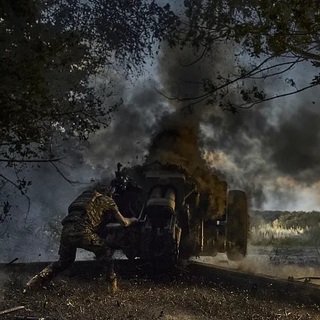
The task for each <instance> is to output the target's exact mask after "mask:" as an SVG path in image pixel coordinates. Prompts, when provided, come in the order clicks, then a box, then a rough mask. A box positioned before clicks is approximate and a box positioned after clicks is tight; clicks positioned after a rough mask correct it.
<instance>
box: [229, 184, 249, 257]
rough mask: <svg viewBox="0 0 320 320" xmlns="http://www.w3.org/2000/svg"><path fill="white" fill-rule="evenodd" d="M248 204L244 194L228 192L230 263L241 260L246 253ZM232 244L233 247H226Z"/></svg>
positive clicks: (241, 192)
mask: <svg viewBox="0 0 320 320" xmlns="http://www.w3.org/2000/svg"><path fill="white" fill-rule="evenodd" d="M248 227H249V219H248V204H247V196H246V194H245V192H243V191H241V190H230V191H229V193H228V206H227V230H226V240H227V257H228V259H229V260H232V261H239V260H242V259H243V258H244V257H245V255H246V253H247V242H248ZM229 243H234V244H235V246H232V247H231V246H230V245H228V244H229Z"/></svg>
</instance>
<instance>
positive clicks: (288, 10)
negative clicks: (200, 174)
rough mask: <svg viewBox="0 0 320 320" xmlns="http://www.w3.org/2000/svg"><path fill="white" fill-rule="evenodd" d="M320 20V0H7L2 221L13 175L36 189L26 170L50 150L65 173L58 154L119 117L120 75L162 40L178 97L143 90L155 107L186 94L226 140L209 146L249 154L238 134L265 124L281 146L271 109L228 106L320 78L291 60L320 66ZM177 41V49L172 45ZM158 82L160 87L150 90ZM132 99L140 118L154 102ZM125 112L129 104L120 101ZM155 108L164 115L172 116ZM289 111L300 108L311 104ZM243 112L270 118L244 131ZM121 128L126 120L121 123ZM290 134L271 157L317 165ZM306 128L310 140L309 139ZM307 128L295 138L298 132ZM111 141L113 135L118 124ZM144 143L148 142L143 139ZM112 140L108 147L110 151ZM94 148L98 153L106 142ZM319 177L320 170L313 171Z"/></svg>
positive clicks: (0, 21) (166, 80)
mask: <svg viewBox="0 0 320 320" xmlns="http://www.w3.org/2000/svg"><path fill="white" fill-rule="evenodd" d="M318 24H319V14H318V9H317V1H308V2H305V1H302V0H290V1H285V2H284V1H281V2H270V1H267V0H240V1H239V0H237V1H225V0H220V1H211V0H203V1H202V0H201V1H193V0H188V1H185V2H184V6H181V7H180V11H179V12H177V11H172V10H171V9H170V7H169V6H168V5H165V6H160V5H158V4H157V3H156V2H153V1H142V0H138V1H129V2H128V1H125V2H116V1H102V0H92V1H80V0H79V1H71V0H64V1H57V0H50V1H34V0H23V1H9V0H4V1H2V2H1V5H0V35H1V41H2V42H1V44H2V45H1V48H0V61H1V62H0V63H1V70H0V74H1V77H0V102H1V105H2V107H1V109H0V153H1V156H0V161H1V166H2V169H4V170H3V171H2V173H1V175H0V188H1V189H0V192H1V204H2V214H1V215H0V222H1V221H2V220H3V219H4V218H5V216H6V215H7V214H8V212H9V209H10V203H9V202H8V199H7V198H6V192H5V189H6V188H7V187H12V190H14V189H15V190H18V192H20V191H21V192H23V193H25V191H26V189H27V188H28V186H29V185H30V183H31V182H30V181H28V179H25V178H24V173H22V171H21V170H22V169H26V168H27V167H28V166H38V165H40V164H41V163H42V162H43V161H45V162H48V163H49V164H50V165H52V166H53V169H54V170H58V172H60V173H62V171H61V169H60V167H59V165H61V162H62V161H63V158H64V157H67V156H69V155H70V154H71V153H72V152H75V151H74V150H76V151H77V150H79V149H81V148H83V145H84V144H85V142H86V140H88V138H89V137H91V136H92V134H93V133H96V132H100V131H99V130H100V129H101V128H104V127H106V126H109V124H110V122H111V117H112V115H113V113H114V112H115V111H117V110H118V109H119V107H120V106H121V105H122V99H121V96H116V95H115V94H114V90H115V88H114V79H115V78H116V77H117V75H118V74H119V73H122V74H125V75H128V74H130V75H132V74H134V75H139V74H141V73H143V69H144V66H145V63H146V60H147V59H152V58H153V57H154V56H155V55H157V54H158V52H161V54H162V56H163V57H164V58H163V60H160V63H159V65H160V67H159V77H160V82H161V86H160V87H161V90H162V89H163V91H162V93H163V96H166V97H169V98H170V100H167V102H163V101H164V100H161V99H160V98H159V97H156V98H155V97H154V96H152V98H150V97H149V98H148V99H147V101H146V100H145V99H142V98H141V99H140V100H141V101H143V103H144V107H145V109H147V107H148V106H149V107H150V103H151V102H150V101H152V107H150V109H152V110H157V107H155V105H157V104H165V103H167V104H168V103H170V104H178V105H179V107H178V108H177V109H176V110H178V111H179V112H180V111H183V112H187V113H190V112H191V118H192V117H193V115H194V116H195V117H197V119H196V120H195V121H196V123H197V124H196V129H197V131H198V129H199V127H198V125H199V123H198V121H201V124H202V125H203V124H204V125H206V126H207V127H208V126H215V128H216V132H215V137H216V140H215V141H213V140H212V139H211V140H210V141H209V142H208V141H207V143H206V146H210V147H212V148H218V147H219V146H220V149H222V150H223V151H226V150H227V149H228V150H232V151H230V153H233V154H234V161H233V163H239V162H240V161H241V159H243V157H242V158H241V157H239V152H238V146H241V145H242V146H244V145H245V143H244V141H248V140H249V139H248V138H247V137H248V136H250V135H251V134H252V135H253V133H252V132H253V131H255V129H256V128H257V127H259V128H260V129H263V130H264V132H262V133H261V134H260V135H258V137H257V139H256V140H259V142H261V143H265V145H266V146H267V147H268V148H270V146H271V144H272V141H271V139H274V137H275V136H279V135H278V133H279V132H280V131H281V128H279V130H278V131H277V132H276V130H275V129H274V127H272V126H271V125H270V124H268V123H266V122H265V121H264V119H263V118H264V112H265V110H259V112H257V113H255V114H253V113H250V115H249V113H246V114H245V115H241V116H240V117H238V118H236V119H235V118H231V117H229V116H225V115H222V113H221V109H222V110H229V111H232V112H237V111H238V110H239V109H247V108H250V107H252V106H254V105H256V104H259V103H261V102H263V101H270V100H273V99H275V98H279V97H281V96H286V95H291V94H293V93H298V92H301V91H303V90H305V89H307V88H310V87H313V86H317V85H318V82H319V79H318V76H317V74H316V73H317V72H316V71H315V70H316V68H313V69H312V70H313V71H312V72H310V75H309V76H308V77H310V78H308V77H307V78H306V77H304V79H303V81H301V79H295V78H294V77H292V74H291V75H290V74H288V75H287V72H290V70H291V69H292V68H293V67H294V66H296V65H299V64H302V63H306V61H310V62H311V63H312V65H313V66H314V67H318V66H319V65H318V63H319V52H318V50H319V48H318ZM161 43H162V44H161ZM163 43H165V46H164V45H163ZM160 44H161V47H160ZM172 48H173V49H174V51H170V50H171V49H172ZM180 48H183V49H184V50H182V51H180ZM221 48H223V49H221ZM219 50H221V51H220V52H219ZM186 51H188V52H189V53H190V55H189V56H188V57H186V59H184V61H182V62H181V61H178V60H174V59H173V56H175V57H178V56H179V58H181V57H182V58H183V57H184V55H183V54H182V53H181V52H186ZM166 57H169V59H167V58H166ZM179 63H180V65H178V64H179ZM177 66H178V67H179V68H177ZM190 67H191V68H193V69H192V71H191V72H190ZM102 73H103V74H104V75H105V77H104V80H103V81H101V86H100V87H99V88H98V87H97V85H96V83H95V79H96V77H97V75H98V74H102ZM279 77H281V78H280V80H279ZM275 79H276V80H277V81H278V83H280V85H279V90H278V91H277V92H275V91H274V90H273V91H272V92H268V90H265V85H266V84H268V83H269V84H270V83H272V82H274V81H275ZM142 90H143V89H142ZM142 90H141V91H142ZM145 91H147V90H145ZM152 94H153V93H152ZM152 94H150V90H149V91H148V95H150V96H151V95H152ZM154 95H157V93H156V92H154ZM141 96H143V95H142V94H141ZM141 96H140V97H141ZM144 96H145V95H144ZM163 96H162V97H161V98H163ZM136 97H138V95H136ZM131 103H132V105H133V107H132V110H130V112H131V114H132V117H134V118H135V119H138V118H139V116H140V114H141V113H144V111H141V102H140V101H139V106H138V103H135V102H134V101H132V102H131ZM148 103H149V105H148ZM147 105H148V106H147ZM146 106H147V107H146ZM139 108H140V109H139ZM218 109H219V110H218ZM210 110H211V111H210ZM119 114H120V115H121V116H123V113H121V110H120V111H119ZM311 116H312V115H311ZM318 117H319V114H318V113H316V115H315V116H314V117H312V119H315V121H314V122H316V119H318ZM149 118H152V119H153V116H152V115H151V116H150V117H149ZM155 118H157V119H156V120H155V121H158V120H159V119H160V118H161V116H157V117H155ZM289 118H291V119H292V118H299V119H300V113H299V112H297V113H296V116H295V114H294V115H293V116H292V115H290V117H289ZM289 118H288V119H289ZM226 119H227V120H226ZM239 119H240V120H239ZM253 119H254V120H253ZM130 120H131V119H129V118H128V119H125V122H126V123H127V130H126V131H124V129H123V131H121V132H119V135H121V133H123V132H125V134H130V133H131V132H129V130H128V128H132V127H133V125H134V124H133V123H132V121H130ZM244 121H252V122H254V121H256V122H257V121H258V122H259V123H258V122H257V123H254V125H252V126H251V128H248V127H249V126H247V128H248V130H247V131H246V132H245V133H243V132H244V131H243V130H244V129H243V126H242V123H244ZM288 121H289V120H288ZM151 122H152V121H149V123H148V126H149V127H150V123H151ZM158 122H159V121H158ZM222 122H223V124H222ZM237 122H239V123H237ZM159 123H160V122H159ZM312 123H313V122H312ZM160 124H161V123H160ZM135 125H136V126H138V128H139V130H136V132H137V131H139V134H137V140H139V138H140V137H139V135H140V136H142V135H143V132H144V131H143V130H144V127H145V123H143V121H139V119H138V120H136V122H135ZM148 126H146V127H148ZM313 126H316V123H313ZM117 128H118V127H117V125H116V126H115V127H114V129H112V130H117ZM121 128H122V127H120V129H121ZM218 128H220V132H217V130H218ZM290 128H291V126H290V123H289V122H288V123H287V129H288V130H287V132H291V131H290V130H289V129H290ZM130 130H131V129H130ZM228 130H229V132H228ZM112 133H113V134H114V135H116V134H117V133H116V132H115V131H112ZM236 133H237V134H236ZM254 134H256V133H254ZM96 137H97V136H96ZM280 137H281V141H282V142H283V145H284V147H283V148H282V147H281V146H280V145H279V144H277V146H278V147H279V148H280V147H281V148H280V149H281V150H279V151H280V152H277V153H275V152H270V153H268V154H266V156H265V158H266V159H271V160H272V161H274V162H275V163H276V164H277V167H278V168H279V170H284V171H286V172H288V173H292V172H293V171H296V169H297V166H298V167H299V168H300V167H301V166H300V164H301V163H303V168H304V169H306V170H307V169H308V168H310V164H311V166H312V167H315V164H316V163H317V161H318V156H317V155H316V154H314V152H313V151H310V152H309V149H308V148H306V152H305V153H308V155H310V156H309V158H308V159H307V160H305V157H303V159H300V160H299V161H300V162H299V161H296V162H295V161H294V160H292V161H291V164H290V166H287V165H286V161H285V160H284V159H285V154H287V152H285V154H282V153H281V151H283V150H286V148H289V147H290V145H289V144H288V142H287V139H286V137H287V135H286V134H284V131H281V132H280ZM100 139H101V140H103V139H105V138H104V137H103V136H102V135H100V136H98V137H97V138H96V140H95V141H94V143H96V145H97V146H99V143H100ZM119 139H121V140H122V141H121V142H124V145H125V146H126V148H125V149H126V150H127V149H128V150H129V149H130V146H131V143H130V141H129V140H128V139H126V137H125V138H119ZM245 139H247V140H245ZM217 140H220V142H219V143H218V142H217ZM300 140H301V144H304V139H300ZM300 140H299V139H295V143H299V142H300ZM107 141H108V143H109V142H110V143H112V141H113V136H112V137H111V138H108V140H107ZM252 141H253V140H252ZM309 141H310V145H313V144H314V143H317V142H318V136H317V135H314V136H313V138H312V139H309ZM66 142H67V143H66ZM121 142H119V144H121ZM144 142H145V140H144ZM135 148H136V149H138V148H139V150H140V149H143V148H142V147H140V144H136V146H135ZM111 149H112V150H114V149H115V147H114V146H113V147H112V148H111ZM133 149H134V148H131V149H130V150H133ZM252 149H254V147H253V144H252V145H251V146H250V147H248V148H247V149H246V151H247V156H248V154H249V153H250V152H249V151H250V150H252ZM310 149H312V146H310ZM126 150H125V151H123V153H125V152H126ZM103 152H104V150H101V149H100V153H99V157H101V154H102V153H103ZM117 152H118V153H117V154H122V153H121V152H120V151H117ZM236 152H238V153H237V156H235V154H236ZM90 156H91V158H92V159H94V156H95V154H91V155H90ZM303 156H304V155H303ZM293 158H294V157H293ZM78 160H81V156H79V158H78ZM252 162H253V161H252ZM226 163H228V162H227V161H226V162H225V164H226ZM51 169H52V168H51ZM219 169H220V168H219ZM221 169H222V168H221ZM24 172H25V171H24ZM296 175H297V176H298V175H299V174H298V173H297V174H296ZM304 176H305V175H304ZM308 177H310V179H311V178H314V177H315V176H314V175H312V172H310V173H309V174H308ZM71 182H72V181H71Z"/></svg>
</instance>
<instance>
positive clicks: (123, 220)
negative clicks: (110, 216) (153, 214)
mask: <svg viewBox="0 0 320 320" xmlns="http://www.w3.org/2000/svg"><path fill="white" fill-rule="evenodd" d="M115 216H116V219H117V221H118V222H119V223H120V224H121V225H122V226H124V227H128V226H130V225H131V224H132V223H134V222H136V221H138V220H137V218H125V217H124V216H123V215H122V214H121V213H120V211H116V212H115Z"/></svg>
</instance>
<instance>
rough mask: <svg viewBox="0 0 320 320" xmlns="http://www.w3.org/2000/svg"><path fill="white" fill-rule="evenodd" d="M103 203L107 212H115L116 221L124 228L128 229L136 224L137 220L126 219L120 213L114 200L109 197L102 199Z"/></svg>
mask: <svg viewBox="0 0 320 320" xmlns="http://www.w3.org/2000/svg"><path fill="white" fill-rule="evenodd" d="M101 198H102V199H101V200H102V201H103V205H104V208H105V210H109V211H113V212H114V214H115V218H116V220H117V221H118V222H119V223H120V224H121V225H122V226H123V227H128V226H130V225H131V224H132V223H134V222H136V221H137V219H136V218H125V217H124V216H123V215H122V214H121V213H120V211H119V209H118V206H117V205H116V203H115V202H114V200H113V199H112V198H109V197H101Z"/></svg>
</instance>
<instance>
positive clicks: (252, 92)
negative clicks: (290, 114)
mask: <svg viewBox="0 0 320 320" xmlns="http://www.w3.org/2000/svg"><path fill="white" fill-rule="evenodd" d="M185 9H186V17H185V19H184V22H183V23H182V24H181V28H180V30H179V33H178V34H177V37H176V41H177V43H180V44H181V46H186V45H190V46H192V47H193V48H194V49H195V50H196V52H198V56H199V57H198V58H197V59H195V61H194V62H197V61H199V60H201V61H203V59H204V58H205V57H207V56H208V55H210V54H212V52H214V51H215V50H216V47H217V46H219V45H220V44H221V43H223V45H229V46H230V47H231V46H233V47H232V48H231V50H234V53H235V54H234V59H235V61H237V65H236V66H235V67H234V69H233V72H232V74H228V75H227V76H225V75H222V74H216V75H215V76H214V77H211V78H210V77H206V78H204V79H203V81H202V93H201V94H199V95H198V96H191V97H185V96H174V97H172V98H173V99H177V100H180V101H189V102H190V103H192V104H199V103H203V102H204V103H207V104H212V103H216V102H217V101H219V102H220V106H221V107H222V108H223V109H227V110H231V111H233V112H236V111H237V110H238V109H242V108H251V107H252V106H254V105H256V104H259V103H261V102H265V101H269V100H272V99H276V98H280V97H283V96H288V95H291V94H294V93H298V92H301V91H304V90H307V89H309V88H312V87H314V86H317V85H319V83H320V76H319V75H315V76H314V77H313V78H310V79H309V83H307V84H305V85H303V86H300V87H298V86H297V84H296V83H295V81H294V79H292V78H290V76H287V75H286V74H287V72H288V71H289V70H292V69H293V68H294V67H295V66H297V65H298V64H301V63H305V62H307V61H309V62H310V63H311V64H312V65H313V66H314V67H319V66H320V64H319V63H320V47H319V45H320V43H319V30H320V12H319V4H318V1H316V0H311V1H303V0H283V1H269V0H228V1H226V0H187V1H185ZM244 61H245V62H244ZM253 61H254V62H253ZM279 75H280V76H281V75H282V76H283V78H284V80H285V82H286V83H287V86H288V89H289V90H285V91H284V92H282V93H279V94H277V95H275V96H268V95H266V93H265V92H264V91H263V90H262V89H261V88H260V85H259V80H265V79H272V78H275V79H276V77H279ZM235 87H236V90H237V91H238V92H240V93H241V97H242V101H240V102H237V103H235V102H234V101H232V99H230V98H229V96H230V91H232V90H228V89H229V88H230V89H232V88H235Z"/></svg>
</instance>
